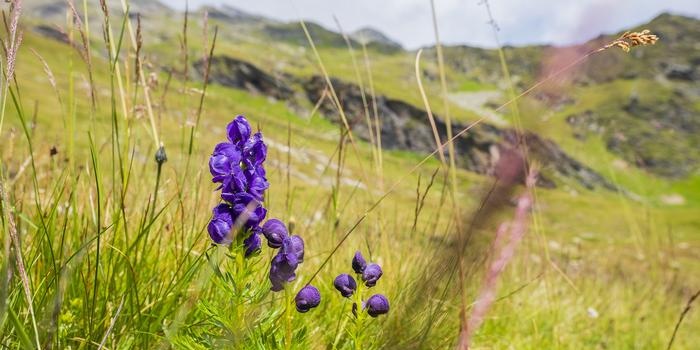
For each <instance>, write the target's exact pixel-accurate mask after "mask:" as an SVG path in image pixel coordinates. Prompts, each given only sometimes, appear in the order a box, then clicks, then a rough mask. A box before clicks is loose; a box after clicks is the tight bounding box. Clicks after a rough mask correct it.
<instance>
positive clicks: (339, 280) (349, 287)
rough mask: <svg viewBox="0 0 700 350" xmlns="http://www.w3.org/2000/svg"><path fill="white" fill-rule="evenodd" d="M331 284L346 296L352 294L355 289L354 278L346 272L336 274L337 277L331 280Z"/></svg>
mask: <svg viewBox="0 0 700 350" xmlns="http://www.w3.org/2000/svg"><path fill="white" fill-rule="evenodd" d="M333 286H334V287H335V289H337V290H338V291H339V292H340V294H342V295H343V296H344V297H346V298H349V297H350V296H352V294H353V293H354V292H355V290H356V289H357V283H356V282H355V279H354V278H352V276H350V275H348V274H347V273H343V274H340V275H338V277H336V278H335V280H334V281H333Z"/></svg>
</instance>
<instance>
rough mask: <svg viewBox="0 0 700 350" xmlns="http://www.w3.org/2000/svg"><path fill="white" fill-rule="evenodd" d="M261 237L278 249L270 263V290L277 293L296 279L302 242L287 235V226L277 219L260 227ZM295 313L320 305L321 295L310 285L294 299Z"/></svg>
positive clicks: (271, 246) (302, 250)
mask: <svg viewBox="0 0 700 350" xmlns="http://www.w3.org/2000/svg"><path fill="white" fill-rule="evenodd" d="M262 235H263V236H265V238H266V239H267V245H268V247H270V248H273V249H279V250H278V251H277V254H276V255H275V256H274V257H273V258H272V262H271V263H270V274H269V278H270V282H271V283H272V287H270V290H272V291H273V292H279V291H281V290H283V289H284V285H285V284H286V283H289V282H292V281H294V280H295V279H296V277H297V275H296V269H297V267H298V266H299V264H301V263H302V262H304V240H303V239H302V238H301V237H299V236H296V235H289V231H288V230H287V226H285V225H284V223H283V222H282V221H280V220H278V219H270V220H267V221H266V222H265V224H264V225H263V226H262ZM294 303H295V304H296V308H297V311H299V312H301V313H304V312H307V311H309V310H311V309H313V308H315V307H316V306H318V305H319V304H320V303H321V293H319V291H318V289H316V287H314V286H312V285H307V286H305V287H304V288H302V289H301V290H300V291H299V293H297V295H296V297H295V298H294Z"/></svg>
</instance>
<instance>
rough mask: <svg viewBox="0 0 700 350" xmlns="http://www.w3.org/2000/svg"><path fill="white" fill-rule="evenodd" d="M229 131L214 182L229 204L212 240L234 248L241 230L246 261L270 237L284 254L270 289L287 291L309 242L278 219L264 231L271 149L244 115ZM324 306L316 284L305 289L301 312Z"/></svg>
mask: <svg viewBox="0 0 700 350" xmlns="http://www.w3.org/2000/svg"><path fill="white" fill-rule="evenodd" d="M226 132H227V134H228V142H222V143H219V144H218V145H216V147H214V152H213V153H212V155H211V158H209V171H210V172H211V175H212V182H214V183H219V184H221V185H220V186H219V187H218V188H217V190H221V199H222V200H223V202H222V203H220V204H218V205H217V206H216V207H214V210H213V213H214V215H213V217H212V219H211V221H210V222H209V225H208V226H207V230H208V231H209V236H210V237H211V239H212V240H213V241H214V242H215V243H217V244H231V242H232V241H233V238H234V237H235V236H236V235H235V234H234V232H233V231H234V229H236V230H240V232H241V233H242V234H244V235H246V236H245V237H246V238H245V239H244V240H243V245H244V246H245V256H250V255H252V254H254V253H256V252H258V251H260V249H261V247H262V239H261V238H260V236H265V238H266V239H267V245H268V246H269V247H270V248H273V249H279V251H278V252H277V254H276V255H275V257H274V258H272V262H271V264H270V274H269V278H270V282H272V287H271V288H270V289H271V290H272V291H274V292H278V291H281V290H283V289H284V285H285V284H286V283H288V282H291V281H293V280H294V279H296V269H297V267H298V266H299V264H301V263H302V262H303V261H304V240H303V239H302V238H301V237H299V236H292V235H290V234H289V231H288V230H287V227H286V226H285V225H284V223H283V222H282V221H280V220H278V219H269V220H267V221H266V222H265V224H263V225H262V227H261V226H260V224H261V223H262V222H263V220H265V216H266V215H267V209H265V207H263V200H264V196H265V191H266V190H267V188H268V187H270V184H269V183H268V182H267V178H266V177H265V167H264V166H263V163H264V162H265V158H266V157H267V146H266V145H265V142H264V141H263V136H262V134H261V133H260V132H257V133H255V134H253V135H251V128H250V123H248V120H246V119H245V117H243V116H240V115H239V116H237V117H236V119H234V120H233V121H231V122H230V123H229V124H228V126H227V127H226ZM320 303H321V294H320V293H319V291H318V289H316V287H314V286H311V285H307V286H305V287H304V288H302V289H301V290H300V291H299V293H298V294H297V296H296V298H295V304H296V308H297V310H298V311H299V312H307V311H309V310H310V309H312V308H314V307H316V306H318V305H319V304H320Z"/></svg>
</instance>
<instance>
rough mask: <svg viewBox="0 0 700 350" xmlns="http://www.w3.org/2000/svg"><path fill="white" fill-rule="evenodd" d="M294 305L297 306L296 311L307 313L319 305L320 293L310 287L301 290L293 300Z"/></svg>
mask: <svg viewBox="0 0 700 350" xmlns="http://www.w3.org/2000/svg"><path fill="white" fill-rule="evenodd" d="M294 303H295V304H296V306H297V311H299V312H301V313H304V312H307V311H309V310H311V309H313V308H315V307H316V306H318V304H320V303H321V293H319V292H318V289H316V287H314V286H312V285H308V286H306V287H304V288H302V289H301V290H300V291H299V293H297V296H296V297H295V298H294Z"/></svg>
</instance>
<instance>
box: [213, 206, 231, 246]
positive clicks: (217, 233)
mask: <svg viewBox="0 0 700 350" xmlns="http://www.w3.org/2000/svg"><path fill="white" fill-rule="evenodd" d="M213 213H214V216H213V217H212V219H211V221H210V222H209V225H207V231H209V237H211V239H212V241H214V242H215V243H218V244H229V243H231V229H232V228H233V216H232V212H231V207H229V206H228V204H226V203H221V204H219V205H217V206H216V207H214V210H213Z"/></svg>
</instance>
